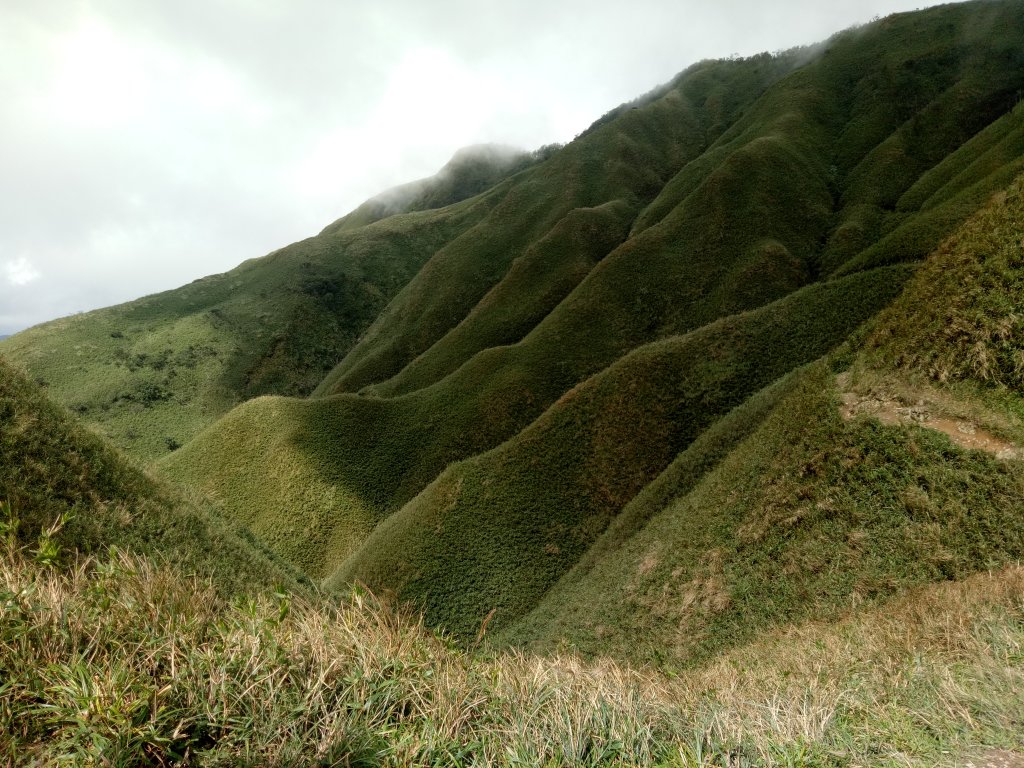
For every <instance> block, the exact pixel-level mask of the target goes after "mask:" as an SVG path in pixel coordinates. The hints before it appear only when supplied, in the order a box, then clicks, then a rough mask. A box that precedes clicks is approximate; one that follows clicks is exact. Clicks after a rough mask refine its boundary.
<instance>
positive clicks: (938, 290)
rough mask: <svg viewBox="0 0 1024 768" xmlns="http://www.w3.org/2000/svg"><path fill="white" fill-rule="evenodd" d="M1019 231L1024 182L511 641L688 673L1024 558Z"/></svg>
mask: <svg viewBox="0 0 1024 768" xmlns="http://www.w3.org/2000/svg"><path fill="white" fill-rule="evenodd" d="M1022 238H1024V178H1022V179H1018V180H1017V181H1016V182H1015V183H1014V184H1013V185H1012V186H1011V187H1010V188H1009V189H1008V190H1007V192H1006V193H1003V194H1000V195H997V196H996V197H995V198H994V199H993V201H992V202H991V203H990V204H989V205H988V206H987V207H986V208H985V209H983V210H982V211H980V212H979V213H978V214H977V215H975V216H974V217H973V218H972V219H971V220H970V221H969V222H968V223H967V224H965V225H964V226H963V227H962V228H961V229H960V230H958V232H957V233H956V234H955V235H954V236H953V237H951V238H950V239H949V240H948V241H947V242H946V243H945V244H944V245H943V246H942V247H941V248H940V249H939V250H937V251H936V252H935V253H934V254H933V255H932V256H931V257H930V258H929V259H928V261H927V262H926V263H925V264H924V265H923V266H922V268H921V269H920V270H919V272H918V274H917V275H916V276H915V278H914V279H913V280H912V281H911V283H910V284H909V285H908V287H907V289H906V290H905V291H904V292H903V293H902V295H901V296H900V298H899V300H898V301H896V302H895V303H894V304H893V305H892V306H891V307H890V308H889V309H887V310H885V311H883V312H882V313H881V314H880V316H879V317H878V318H877V319H876V320H875V321H874V322H873V323H872V324H871V326H870V330H869V331H867V332H866V333H865V334H863V335H862V337H861V339H860V340H859V341H857V342H856V343H855V344H853V345H851V346H849V347H848V348H847V349H846V350H845V351H843V352H842V353H840V354H837V355H834V356H832V357H831V358H830V359H829V361H828V362H827V363H826V362H818V363H815V364H814V365H812V366H811V367H809V368H807V369H804V370H801V371H798V372H796V373H794V374H792V375H791V376H790V377H788V379H787V380H786V381H785V382H784V383H782V384H781V385H778V386H776V387H775V388H774V389H773V390H772V391H769V392H766V393H763V394H762V395H760V396H759V398H760V400H761V401H762V403H763V404H765V405H767V404H770V406H769V407H770V411H769V412H768V415H767V416H765V417H764V419H763V422H762V423H761V425H760V426H759V427H758V428H757V429H756V430H755V431H753V433H751V434H750V435H749V437H745V439H744V440H743V441H742V442H741V443H740V444H739V445H737V447H735V448H734V449H733V450H732V451H731V452H729V453H728V454H726V455H724V456H722V458H721V459H720V463H718V464H717V466H714V468H713V470H712V471H710V472H707V473H706V474H705V476H703V477H701V478H699V479H698V480H697V481H696V482H694V473H693V469H692V466H693V465H694V463H695V460H698V459H699V458H700V457H697V456H694V455H693V454H694V452H695V450H696V449H697V448H700V449H702V450H703V451H704V452H705V453H709V452H710V451H708V449H707V447H705V446H703V445H701V444H700V442H699V441H698V442H697V443H694V445H693V446H691V449H690V450H689V451H686V452H683V453H682V454H680V455H679V456H678V458H677V459H676V460H675V462H674V463H673V465H672V466H670V467H669V469H668V470H667V471H666V472H665V474H664V475H663V476H662V478H660V479H659V481H658V483H657V484H655V485H652V486H651V487H649V488H648V489H646V490H645V491H644V493H642V494H640V495H638V496H637V497H636V498H635V499H634V500H633V501H632V502H631V504H630V505H629V506H628V507H627V509H626V511H625V512H624V513H623V514H622V515H621V516H620V517H619V519H618V520H617V521H616V522H615V524H614V525H613V526H611V527H610V528H609V529H608V531H607V532H606V533H605V535H604V536H603V537H602V538H601V540H599V541H598V543H597V545H595V547H593V548H592V549H591V550H590V551H589V552H588V553H587V555H586V556H585V557H584V558H583V559H582V560H581V562H580V564H579V565H578V566H577V567H576V568H575V569H574V570H573V571H572V572H570V573H569V574H567V575H566V577H565V578H563V579H562V581H561V582H560V583H559V584H558V585H557V586H556V587H555V588H554V589H552V590H551V591H550V592H548V593H547V595H546V596H545V598H544V600H543V601H541V603H540V605H539V606H538V607H537V609H536V610H535V611H534V612H533V613H532V614H531V615H530V616H529V617H528V618H527V619H525V620H524V621H523V622H521V623H520V624H519V625H518V626H516V627H514V628H512V629H511V630H510V631H509V632H508V633H507V634H506V635H505V636H504V637H503V638H502V640H504V641H507V642H514V643H527V644H530V645H531V646H532V647H534V648H537V649H540V648H546V649H552V648H556V647H560V646H562V645H563V644H564V643H566V642H569V643H571V644H573V645H574V646H576V647H577V648H579V649H581V650H584V651H586V652H589V653H601V654H606V653H611V654H613V655H616V656H619V657H627V658H631V659H634V660H644V661H651V662H656V663H661V664H664V665H668V666H670V667H671V666H677V665H679V664H684V663H685V664H692V663H694V662H695V661H700V660H702V659H706V658H708V657H710V656H712V655H714V654H716V653H718V652H720V651H721V650H722V649H723V648H725V647H728V646H731V645H735V644H742V643H745V642H749V641H751V640H752V639H754V638H756V637H758V636H760V635H761V634H762V633H763V632H764V631H766V630H767V629H769V628H771V627H775V626H779V625H785V624H787V623H790V622H794V621H801V620H804V619H807V618H811V617H814V618H815V619H816V620H819V621H821V620H831V619H834V618H836V617H839V616H842V615H844V614H846V613H847V612H849V611H850V610H851V609H855V608H858V607H860V606H861V605H862V604H865V603H868V604H870V603H876V602H878V601H881V600H884V599H887V598H890V597H891V596H893V595H894V594H897V593H899V592H902V591H904V590H906V589H908V588H909V587H912V586H915V585H920V584H926V583H929V582H935V581H944V580H959V579H962V578H964V577H966V576H968V575H969V574H971V573H973V572H977V571H985V570H989V569H992V568H998V567H1000V566H1001V565H1004V564H1007V563H1013V562H1016V561H1018V560H1019V559H1020V558H1021V556H1022V555H1024V515H1022V511H1021V510H1022V509H1024V462H1022V461H1021V459H1022V458H1024V451H1021V450H1020V447H1021V446H1024V399H1022V397H1021V391H1022V390H1021V388H1020V382H1019V380H1017V379H1015V378H1014V377H1015V376H1016V375H1019V374H1018V373H1017V371H1019V367H1018V366H1017V363H1016V361H1017V360H1018V358H1020V357H1021V355H1022V354H1024V345H1022V339H1021V335H1020V334H1019V333H1018V332H1016V330H1015V325H1014V324H1015V323H1016V322H1018V318H1019V317H1020V316H1021V313H1022V312H1024V292H1022V291H1021V279H1022V277H1024V260H1022V259H1021V242H1024V239H1022ZM834 370H843V371H844V372H843V374H842V375H841V376H840V377H838V379H837V377H836V376H835V375H834ZM887 403H888V404H890V406H889V407H888V408H884V407H881V406H880V405H879V404H882V405H884V404H887ZM865 404H866V405H868V406H874V407H867V408H864V407H860V406H864V405H865ZM754 407H755V402H754V401H751V403H748V404H745V405H744V406H743V407H742V409H741V411H742V410H747V411H749V410H752V409H754ZM757 410H758V412H759V413H760V412H763V411H764V410H765V409H764V408H763V407H762V408H759V409H757ZM890 416H891V418H890ZM744 420H746V419H744ZM748 431H749V430H748ZM980 435H990V436H992V437H993V438H997V439H993V440H992V441H991V442H990V443H989V444H988V445H986V444H985V443H979V442H978V437H979V436H980ZM986 442H988V441H986ZM978 445H981V446H982V447H985V448H988V450H978V449H975V446H978ZM990 446H991V447H990ZM718 454H719V455H722V454H723V452H722V451H718ZM704 464H705V465H706V464H707V462H704Z"/></svg>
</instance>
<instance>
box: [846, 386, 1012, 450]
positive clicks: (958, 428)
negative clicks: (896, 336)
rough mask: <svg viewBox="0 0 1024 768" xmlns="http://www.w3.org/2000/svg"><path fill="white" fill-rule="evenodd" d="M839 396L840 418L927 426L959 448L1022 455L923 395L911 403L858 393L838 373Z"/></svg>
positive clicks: (873, 394) (881, 395)
mask: <svg viewBox="0 0 1024 768" xmlns="http://www.w3.org/2000/svg"><path fill="white" fill-rule="evenodd" d="M836 383H837V384H838V385H839V390H840V392H841V397H842V401H843V403H842V406H841V407H840V412H841V413H842V415H843V418H844V419H852V418H854V417H855V416H860V415H866V416H872V417H874V418H876V419H878V420H879V421H880V422H882V423H883V424H891V425H907V424H914V425H917V426H919V427H925V428H927V429H934V430H936V431H938V432H942V433H944V434H946V435H948V436H949V439H950V440H952V441H953V443H954V444H956V445H959V446H960V447H962V448H968V449H971V450H976V451H986V452H988V453H991V454H994V455H995V457H996V458H997V459H1020V458H1024V451H1022V450H1021V449H1020V448H1019V447H1018V446H1016V445H1014V444H1013V443H1011V442H1009V441H1008V440H1004V439H1002V438H1001V437H997V436H996V435H993V434H992V433H991V432H988V431H987V430H985V429H982V428H981V427H979V426H978V425H977V424H975V423H973V422H972V421H969V420H966V419H958V418H953V417H950V416H948V415H946V414H944V413H942V412H941V410H940V409H939V408H938V407H937V406H936V404H935V403H932V402H929V401H928V400H927V399H918V400H916V401H914V402H912V403H908V402H905V401H904V400H902V399H899V398H896V397H894V396H889V395H886V394H880V393H877V392H870V393H867V394H861V393H857V392H851V391H848V390H847V389H846V383H847V382H846V379H845V376H843V375H842V374H841V375H840V376H838V377H837V378H836Z"/></svg>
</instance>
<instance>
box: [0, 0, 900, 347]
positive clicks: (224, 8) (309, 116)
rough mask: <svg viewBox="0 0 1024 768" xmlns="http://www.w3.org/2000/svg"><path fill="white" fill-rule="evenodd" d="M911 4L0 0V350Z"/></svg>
mask: <svg viewBox="0 0 1024 768" xmlns="http://www.w3.org/2000/svg"><path fill="white" fill-rule="evenodd" d="M919 4H920V0H834V2H830V3H820V2H818V0H779V2H777V3H773V4H772V5H771V6H766V5H764V4H763V3H759V2H755V0H729V2H725V3H718V4H715V3H698V2H696V0H636V2H634V3H628V4H618V5H615V4H605V5H603V6H600V7H598V6H595V5H594V4H593V3H590V2H588V1H587V0H565V2H564V3H557V4H552V3H549V2H546V0H523V2H521V3H498V4H494V3H475V2H470V1H469V0H437V1H436V2H434V3H430V4H426V3H422V2H418V1H417V0H380V2H375V3H338V2H333V1H332V0H294V1H293V2H288V3H282V2H262V3H243V2H239V0H179V1H178V2H175V3H173V4H171V3H162V2H157V0H103V2H77V1H76V0H53V2H37V3H32V2H6V3H4V2H0V29H2V30H3V46H0V92H2V93H3V94H4V98H3V99H2V100H0V167H2V168H3V169H4V172H3V174H0V254H16V255H17V256H16V257H15V258H12V259H11V260H10V261H7V262H5V261H4V260H3V258H2V257H0V334H4V333H9V332H12V331H17V330H20V329H21V328H24V327H26V326H28V325H31V324H34V323H38V322H42V321H44V320H48V319H52V318H55V317H58V316H61V315H67V314H71V313H73V312H77V311H82V310H88V309H92V308H96V307H101V306H105V305H108V304H110V303H113V302H120V301H125V300H128V299H131V298H135V297H138V296H141V295H142V294H144V293H147V292H153V291H156V290H162V289H169V288H173V287H176V286H177V285H181V284H184V283H187V282H189V281H190V280H192V279H194V278H197V277H200V276H203V275H206V274H210V273H213V272H223V271H225V270H227V269H230V268H231V267H233V266H235V265H236V264H238V263H240V262H241V261H243V260H245V259H247V258H251V257H254V256H260V255H262V254H264V253H268V252H270V251H272V250H275V249H277V248H279V247H281V246H283V245H286V244H287V243H289V242H293V241H295V240H299V239H301V238H303V237H307V236H309V235H311V234H313V233H315V232H317V231H319V230H320V229H321V228H322V227H324V226H325V225H326V224H328V223H330V222H331V221H333V220H335V219H337V218H338V217H340V216H342V215H343V214H345V213H346V212H348V211H349V210H351V209H352V208H354V207H356V206H357V205H359V204H360V203H361V202H363V201H364V200H366V199H368V198H371V197H373V196H374V195H377V194H379V193H380V192H382V191H384V190H385V189H387V188H389V187H393V186H396V185H398V184H401V183H403V182H408V181H411V180H413V179H417V178H422V177H424V176H428V175H430V174H432V173H434V172H436V171H437V170H438V169H439V168H441V166H443V165H444V164H445V162H447V161H448V159H449V158H450V157H451V156H452V154H453V153H454V152H455V151H456V150H457V149H459V148H460V147H462V146H465V145H468V144H481V143H496V144H510V145H513V146H516V147H521V148H522V149H526V150H532V149H536V148H537V147H539V146H541V145H544V144H550V143H553V142H566V141H570V140H571V139H572V138H573V136H575V135H576V134H578V133H579V132H581V131H582V130H584V129H585V128H586V127H587V126H588V125H589V124H590V123H591V122H592V121H593V120H595V119H597V118H598V117H600V116H601V115H602V114H603V113H604V112H606V111H608V110H609V109H612V108H613V107H615V106H617V105H618V104H620V103H622V102H625V101H629V100H630V99H632V98H634V97H635V96H637V95H639V94H641V93H644V92H647V91H649V90H650V89H651V88H653V87H654V86H656V85H658V84H659V83H663V82H666V81H668V80H670V79H671V78H672V76H673V75H675V74H676V73H677V72H679V71H681V70H682V69H684V68H685V67H687V66H688V65H690V64H692V63H693V62H695V61H698V60H700V59H702V58H708V57H725V56H729V55H730V54H732V53H739V54H744V55H745V54H750V53H757V52H759V51H763V50H775V49H780V48H788V47H790V46H792V45H796V44H798V43H810V42H814V41H815V40H819V39H822V38H825V37H827V36H828V35H829V34H831V33H833V32H835V31H837V30H839V29H841V28H843V27H846V26H849V25H850V24H853V23H855V22H864V21H867V20H868V19H870V18H871V17H872V16H874V15H876V14H886V13H889V12H892V11H897V10H907V9H911V8H913V7H915V6H917V5H919ZM21 254H27V256H22V255H21Z"/></svg>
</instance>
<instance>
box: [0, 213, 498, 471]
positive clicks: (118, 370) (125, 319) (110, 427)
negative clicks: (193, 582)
mask: <svg viewBox="0 0 1024 768" xmlns="http://www.w3.org/2000/svg"><path fill="white" fill-rule="evenodd" d="M488 207H489V203H488V202H486V201H484V202H481V203H480V204H478V205H476V206H467V205H463V206H455V207H453V208H448V209H445V210H443V211H434V212H427V213H411V214H406V215H403V216H395V217H391V218H388V219H385V220H383V221H380V222H377V223H376V224H372V225H370V226H367V227H363V228H361V229H358V230H354V231H348V232H341V233H337V234H328V235H320V236H317V237H313V238H310V239H308V240H303V241H301V242H299V243H295V244H294V245H291V246H288V247H286V248H282V249H281V250H279V251H275V252H274V253H272V254H270V255H268V256H265V257H263V258H260V259H253V260H250V261H247V262H245V263H243V264H242V265H240V266H239V267H237V268H236V269H233V270H231V271H230V272H227V273H224V274H221V275H214V276H211V277H206V278H203V279H201V280H197V281H195V282H193V283H190V284H189V285H186V286H183V287H181V288H178V289H176V290H173V291H167V292H165V293H160V294H155V295H153V296H147V297H145V298H142V299H138V300H136V301H132V302H129V303H127V304H122V305H119V306H116V307H111V308H108V309H102V310H98V311H95V312H88V313H85V314H81V315H75V316H72V317H67V318H64V319H61V320H56V321H53V322H50V323H44V324H43V325H40V326H36V327H34V328H31V329H29V330H27V331H24V332H22V333H19V334H16V335H15V336H13V337H11V338H9V339H6V340H5V341H4V342H2V344H0V351H2V353H3V354H5V355H7V356H9V357H10V358H11V359H13V360H16V361H17V362H18V363H20V364H21V365H23V366H24V367H25V368H26V369H27V370H28V371H29V373H30V374H31V376H32V378H34V379H35V380H36V381H37V382H39V383H40V384H42V385H43V386H45V387H47V390H48V392H49V394H50V396H51V397H53V398H54V399H55V400H57V401H58V402H60V403H62V404H64V405H65V406H67V407H69V408H71V409H73V410H74V411H75V412H76V413H78V414H79V415H80V416H81V418H82V419H83V420H84V421H86V422H88V423H92V424H95V425H96V426H98V427H100V429H101V430H102V431H103V432H104V433H105V434H106V435H108V436H109V437H110V438H111V440H113V441H114V442H115V444H117V445H118V446H119V447H121V448H122V449H123V450H125V451H127V452H129V453H130V454H132V455H134V456H136V457H138V458H141V459H144V460H148V459H152V458H155V457H157V456H160V455H162V454H165V453H168V452H169V451H171V450H173V449H175V448H176V447H177V446H179V445H181V444H184V443H186V442H188V441H189V440H190V439H191V438H192V436H193V435H194V434H195V433H196V432H198V431H199V430H200V429H202V428H203V427H204V426H206V425H207V424H209V423H210V422H212V421H213V420H215V419H216V418H217V417H218V416H220V415H221V414H223V413H225V412H226V411H228V410H229V409H230V408H231V407H232V406H234V405H236V404H238V403H239V402H240V401H242V400H245V399H247V398H249V397H252V396H255V395H260V394H265V393H281V394H291V395H302V394H305V393H308V392H309V391H310V390H312V389H313V387H314V386H315V385H316V384H317V382H319V380H320V379H321V378H322V377H323V375H324V373H325V372H326V371H327V370H329V369H330V368H331V367H332V366H333V365H334V364H335V363H336V362H337V360H338V358H339V357H341V356H342V355H344V353H345V352H346V351H347V350H348V349H349V348H350V347H351V346H352V345H353V344H354V343H355V341H356V338H357V337H358V335H359V334H360V333H361V332H362V331H363V330H364V329H365V328H366V327H367V326H368V325H369V324H370V322H371V321H372V320H373V318H374V317H375V316H376V315H377V314H378V313H379V312H380V310H381V309H382V308H383V307H384V306H385V304H386V303H387V301H388V299H389V298H390V297H391V296H393V295H394V294H395V293H396V292H397V291H398V290H399V289H400V288H401V287H402V286H403V285H404V284H405V282H406V281H408V280H409V278H411V277H412V276H413V275H414V274H415V273H416V271H417V270H418V269H419V268H420V266H421V265H422V264H423V263H424V262H425V261H426V260H427V259H428V258H429V257H430V256H431V255H432V254H433V253H434V252H435V251H436V250H437V249H438V248H440V247H441V246H443V245H444V244H445V243H446V242H448V241H450V240H451V239H452V238H453V237H454V236H455V235H456V234H457V233H458V232H461V231H463V230H464V229H466V228H467V227H469V226H472V224H473V223H474V222H475V221H477V220H478V219H479V218H480V217H481V216H483V215H485V214H486V212H487V210H488Z"/></svg>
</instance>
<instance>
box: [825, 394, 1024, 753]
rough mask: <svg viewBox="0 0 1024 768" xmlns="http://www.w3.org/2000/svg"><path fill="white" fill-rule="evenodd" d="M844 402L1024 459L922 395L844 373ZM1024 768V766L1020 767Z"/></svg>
mask: <svg viewBox="0 0 1024 768" xmlns="http://www.w3.org/2000/svg"><path fill="white" fill-rule="evenodd" d="M837 384H839V390H840V392H841V393H842V401H843V404H842V406H841V407H840V412H841V413H842V415H843V418H844V419H852V418H854V417H855V416H861V415H865V416H872V417H874V418H876V419H878V420H879V421H880V422H882V423H883V424H891V425H916V426H919V427H925V428H926V429H934V430H936V431H938V432H942V433H944V434H946V435H948V436H949V439H950V440H952V441H953V443H954V444H956V445H959V446H960V447H962V448H968V449H971V450H976V451H986V452H988V453H991V454H993V455H995V457H996V458H997V459H1020V458H1024V451H1022V450H1021V449H1020V448H1019V447H1018V446H1017V445H1015V444H1014V443H1011V442H1009V441H1008V440H1004V439H1002V438H1001V437H998V436H996V435H993V434H992V433H991V432H988V431H986V430H985V429H982V428H981V427H979V426H978V425H977V424H975V423H973V422H971V421H968V420H964V419H958V418H953V417H950V416H948V415H947V414H944V413H942V411H941V410H940V409H939V408H938V407H937V405H936V404H935V403H933V402H930V401H929V400H928V399H926V398H921V399H918V400H916V401H915V402H912V403H908V402H906V401H904V400H902V399H899V398H896V397H894V396H889V395H886V394H880V393H877V392H870V393H867V394H861V393H857V392H851V391H848V390H847V389H846V386H845V385H846V381H845V376H843V375H840V376H839V377H837ZM1021 768H1024V766H1021Z"/></svg>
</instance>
